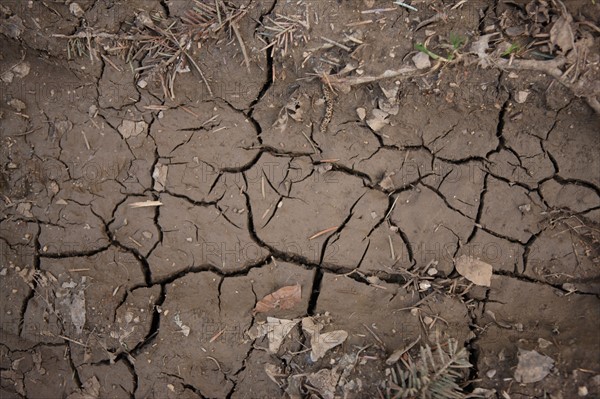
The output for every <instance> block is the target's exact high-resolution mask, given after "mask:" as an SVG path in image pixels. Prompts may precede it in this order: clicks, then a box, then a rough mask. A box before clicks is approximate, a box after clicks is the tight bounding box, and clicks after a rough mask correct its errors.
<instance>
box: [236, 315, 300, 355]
mask: <svg viewBox="0 0 600 399" xmlns="http://www.w3.org/2000/svg"><path fill="white" fill-rule="evenodd" d="M299 321H300V320H286V319H277V318H275V317H267V322H266V323H262V324H258V325H256V326H253V327H252V328H250V330H248V331H247V332H246V335H247V336H248V337H249V338H250V339H252V340H255V339H258V338H262V337H264V336H265V335H266V336H267V338H268V339H269V352H270V353H277V352H278V351H279V347H280V346H281V344H282V343H283V340H284V339H285V337H287V335H288V334H289V333H290V331H292V329H293V328H294V327H295V326H296V324H298V322H299Z"/></svg>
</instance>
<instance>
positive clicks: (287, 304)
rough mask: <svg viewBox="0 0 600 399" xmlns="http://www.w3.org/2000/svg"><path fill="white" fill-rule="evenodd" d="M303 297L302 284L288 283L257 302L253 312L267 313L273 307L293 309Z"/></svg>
mask: <svg viewBox="0 0 600 399" xmlns="http://www.w3.org/2000/svg"><path fill="white" fill-rule="evenodd" d="M301 298H302V287H301V286H300V284H296V285H288V286H286V287H282V288H280V289H278V290H277V291H275V292H273V293H271V294H269V295H267V296H265V297H264V298H263V299H261V300H260V301H258V302H257V304H256V306H255V307H254V310H253V313H254V314H256V313H266V312H269V311H270V310H273V309H282V310H285V309H291V308H293V307H294V306H296V304H297V303H298V302H300V300H301Z"/></svg>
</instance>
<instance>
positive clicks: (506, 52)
mask: <svg viewBox="0 0 600 399" xmlns="http://www.w3.org/2000/svg"><path fill="white" fill-rule="evenodd" d="M519 50H521V46H519V44H518V43H512V44H511V45H510V46H509V47H508V48H507V49H506V50H504V52H503V53H502V56H503V57H508V56H510V55H512V54H517V53H518V52H519Z"/></svg>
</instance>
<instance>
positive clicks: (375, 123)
mask: <svg viewBox="0 0 600 399" xmlns="http://www.w3.org/2000/svg"><path fill="white" fill-rule="evenodd" d="M371 114H372V115H373V116H372V117H371V118H369V119H367V125H369V127H370V128H371V129H373V131H375V132H378V131H380V130H381V129H383V127H384V126H386V125H389V123H390V122H389V120H388V117H389V114H388V113H387V112H384V111H382V110H380V109H374V110H373V111H371Z"/></svg>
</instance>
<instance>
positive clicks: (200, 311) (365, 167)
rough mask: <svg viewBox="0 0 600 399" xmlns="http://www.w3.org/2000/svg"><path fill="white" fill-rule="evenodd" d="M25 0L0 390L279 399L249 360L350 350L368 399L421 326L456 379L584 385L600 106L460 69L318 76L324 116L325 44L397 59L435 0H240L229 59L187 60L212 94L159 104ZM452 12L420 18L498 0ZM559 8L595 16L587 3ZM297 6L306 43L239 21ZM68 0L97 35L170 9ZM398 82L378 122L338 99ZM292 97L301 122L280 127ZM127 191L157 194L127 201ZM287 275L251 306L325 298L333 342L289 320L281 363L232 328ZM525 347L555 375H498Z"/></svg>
mask: <svg viewBox="0 0 600 399" xmlns="http://www.w3.org/2000/svg"><path fill="white" fill-rule="evenodd" d="M30 3H32V4H29V5H28V3H27V2H26V1H16V2H10V1H9V2H7V3H6V4H4V2H3V5H2V7H3V8H8V9H9V11H7V10H3V12H4V13H5V16H4V17H3V18H5V19H6V18H9V16H18V17H19V18H21V19H22V22H23V24H24V30H23V32H22V34H21V35H20V38H19V39H18V40H15V39H13V38H10V37H8V36H6V35H3V36H0V42H1V48H2V52H1V53H0V72H1V73H4V72H5V71H7V70H9V69H11V68H13V67H14V65H15V64H17V63H19V62H26V63H28V65H29V66H30V72H29V73H28V74H27V76H25V77H23V78H19V77H18V76H16V77H15V78H14V79H12V80H11V81H10V82H7V81H3V82H0V87H1V90H0V95H1V101H2V102H1V104H0V114H1V120H0V135H1V136H0V139H1V141H2V144H1V151H0V161H1V162H2V166H1V170H0V194H1V195H2V199H3V200H2V202H1V205H0V247H1V253H0V255H1V260H0V263H1V267H0V298H1V302H0V315H1V316H0V317H1V321H2V326H1V330H0V332H1V334H0V369H1V373H2V379H1V388H0V397H2V398H24V397H27V398H61V397H67V396H69V395H75V396H71V397H77V398H79V397H88V396H76V395H83V393H85V388H86V382H88V381H90V379H91V378H92V377H95V378H96V380H97V381H98V382H99V396H96V397H101V398H168V397H171V398H175V397H177V398H276V397H282V396H283V395H284V393H283V390H282V389H281V388H280V387H279V386H278V384H276V383H275V382H274V381H273V380H272V379H271V378H269V375H268V374H267V373H266V372H265V366H264V364H265V363H271V364H275V365H276V366H277V367H280V368H281V369H282V370H288V371H287V372H288V373H289V372H291V371H290V370H292V371H295V372H298V371H299V370H303V371H305V372H312V371H317V370H320V369H323V368H330V367H331V364H333V363H335V362H336V361H339V358H340V355H341V354H344V353H356V352H357V350H358V349H359V348H365V347H366V349H364V350H363V352H362V356H363V357H362V358H361V359H362V360H361V362H360V363H359V364H358V365H357V366H356V367H355V368H354V369H353V371H352V374H351V376H350V377H349V379H352V380H354V381H355V382H359V384H358V385H357V386H358V387H357V388H355V389H354V390H352V391H351V392H346V396H345V397H349V398H352V397H354V398H369V397H379V395H380V393H379V392H383V389H384V386H385V384H384V381H386V380H387V379H388V377H389V371H386V370H387V369H388V366H387V365H386V364H385V359H386V358H387V356H389V355H390V354H391V353H392V352H394V351H395V350H397V349H399V348H402V347H405V346H406V345H408V344H410V343H411V342H413V341H415V339H417V337H419V336H421V337H422V340H423V342H429V343H434V342H435V336H436V334H437V336H438V337H443V339H446V338H450V337H451V338H454V339H456V340H457V341H458V342H459V343H460V345H461V346H464V347H465V348H466V349H467V350H468V352H469V361H470V362H471V364H472V365H473V367H472V369H471V371H470V374H469V376H468V381H466V383H465V384H464V388H465V391H467V392H474V390H476V389H478V388H483V389H487V390H489V391H488V392H495V394H494V395H498V396H497V397H510V398H530V397H540V398H541V397H552V398H572V397H576V396H577V395H578V392H579V393H581V387H585V388H586V389H587V391H588V397H600V376H599V375H600V361H599V359H600V353H599V352H600V349H599V347H600V336H599V334H600V333H599V331H600V330H599V323H600V321H599V320H600V319H599V316H598V314H599V311H600V302H599V295H600V241H599V240H600V157H599V156H598V154H600V136H599V135H598V132H599V127H600V118H599V116H598V115H597V114H594V112H593V111H592V110H591V109H590V108H589V107H588V106H587V104H586V103H585V102H584V101H582V100H580V99H578V98H576V97H573V95H572V94H570V93H569V92H567V91H566V90H565V89H564V88H562V87H561V86H560V85H558V84H551V83H552V78H551V77H548V76H546V75H543V74H540V73H534V72H526V71H520V72H518V77H516V78H515V77H514V75H509V73H508V72H503V71H501V70H497V69H481V68H478V67H477V66H475V65H470V66H469V65H462V64H457V65H454V66H452V67H450V68H443V69H441V70H439V71H437V72H436V73H434V74H429V75H426V76H421V77H416V78H412V79H406V80H405V79H399V80H397V81H394V79H391V81H389V80H388V81H384V82H385V84H384V82H381V84H378V83H372V84H367V85H363V86H358V87H356V88H354V89H353V90H352V91H351V92H350V93H348V94H343V93H338V95H337V96H336V98H335V106H334V113H333V118H332V120H331V123H330V124H329V126H328V128H327V131H326V132H321V131H320V130H319V123H320V121H321V119H322V116H323V113H324V112H325V107H326V104H325V103H324V101H323V99H322V97H323V92H322V89H321V84H320V81H319V80H318V79H307V78H311V77H312V78H314V76H311V73H314V68H315V67H316V66H317V64H318V63H319V57H323V56H324V55H328V56H331V57H333V58H334V59H337V60H338V61H339V62H340V63H341V64H343V63H344V62H347V61H348V60H349V59H350V57H349V56H348V54H347V53H346V52H344V51H343V50H342V49H340V48H337V47H335V46H334V47H333V48H329V49H322V48H320V47H319V46H320V45H322V43H323V41H322V40H321V39H320V37H321V36H324V37H328V38H332V39H335V40H340V39H341V38H343V37H344V33H349V32H360V36H357V37H360V38H361V39H360V41H361V42H363V43H366V45H365V46H363V47H361V48H360V49H359V51H358V52H356V53H355V54H356V56H357V57H359V58H360V59H361V60H363V61H364V62H365V69H366V70H367V72H366V73H369V74H372V75H376V74H378V73H381V72H382V71H384V70H385V69H389V68H392V67H394V65H396V64H398V63H400V60H403V59H404V57H405V56H407V55H408V54H409V53H411V52H413V42H412V41H411V40H410V37H411V36H412V35H415V37H424V36H423V35H424V32H423V31H422V30H420V31H417V32H413V28H414V26H415V25H416V23H415V22H414V20H413V18H414V17H415V16H418V17H420V18H421V19H425V18H428V17H429V16H431V15H432V13H433V11H432V9H429V8H428V7H427V6H426V5H425V4H424V3H422V2H421V3H420V6H419V12H417V13H411V14H409V13H408V11H407V10H406V9H402V8H396V10H395V11H393V12H391V11H386V12H382V13H380V14H368V13H364V12H362V11H364V10H367V9H373V8H378V7H389V6H390V4H391V2H383V1H379V0H377V1H373V0H371V1H363V0H360V1H359V0H351V1H339V2H338V1H333V0H331V1H330V0H327V1H325V0H324V1H320V2H316V1H314V2H305V1H300V2H295V1H294V2H289V1H284V0H274V1H264V2H263V1H254V0H250V1H249V2H248V1H245V2H240V4H242V3H243V4H244V5H245V8H246V10H247V15H246V16H245V17H244V18H243V19H241V20H240V22H239V31H240V32H241V34H242V36H243V37H244V41H245V45H246V47H247V49H248V52H249V55H250V61H251V62H250V66H249V68H248V69H246V67H245V66H244V65H243V57H242V54H241V51H240V50H239V46H238V42H237V41H236V40H235V37H233V39H232V38H231V37H224V38H223V37H222V38H220V39H214V40H212V39H211V40H210V41H208V42H206V43H205V44H203V46H202V47H200V48H199V49H196V50H195V55H194V56H195V58H196V59H197V60H199V64H200V66H201V68H202V70H203V71H204V73H205V75H206V76H207V79H208V81H209V82H210V84H211V86H212V91H213V96H210V95H209V93H207V90H206V86H205V85H204V84H203V83H202V81H201V80H200V79H198V77H197V76H196V75H195V74H193V73H187V74H181V75H180V76H179V77H178V79H177V81H176V82H175V93H176V97H175V99H169V98H167V99H165V98H164V96H163V93H162V90H161V88H160V85H158V84H156V83H155V82H151V83H149V84H148V86H147V87H145V88H140V87H139V85H138V84H136V79H135V77H134V75H133V74H132V73H131V70H130V65H129V64H127V63H126V62H125V61H123V60H121V59H119V58H117V57H111V58H110V62H108V61H105V59H103V58H99V59H96V60H94V62H91V61H90V59H89V57H80V58H75V59H71V60H67V54H66V49H65V40H63V39H60V38H56V37H52V34H53V33H57V34H72V33H73V32H75V31H77V29H78V28H79V27H81V26H82V25H81V24H82V20H81V18H78V17H76V16H75V15H72V14H71V13H70V12H69V6H68V5H65V4H64V2H63V1H58V2H56V1H54V2H50V3H49V4H46V3H43V2H41V1H34V2H30ZM388 3H390V4H388ZM413 3H416V2H413ZM436 3H440V4H441V2H436ZM468 3H473V4H467V5H465V6H464V7H461V8H460V9H457V10H455V11H453V13H452V14H450V17H449V18H448V19H447V20H446V21H445V22H443V23H440V24H439V25H436V26H435V27H434V28H433V29H436V30H437V31H438V33H439V34H442V35H444V34H445V35H447V34H448V32H453V31H458V32H461V33H463V34H465V35H468V34H470V33H469V32H473V31H475V32H478V30H479V29H480V27H481V26H484V25H488V24H493V23H494V21H495V20H496V19H497V18H498V16H499V15H500V14H501V13H502V10H503V9H502V7H506V6H505V5H503V4H502V3H500V4H494V5H493V6H492V5H489V4H487V3H485V2H468ZM491 3H493V2H490V4H491ZM496 3H497V2H496ZM571 3H572V4H571V5H569V7H572V8H573V9H572V10H571V12H572V13H573V14H575V13H587V14H586V15H589V16H590V18H591V19H592V20H594V16H595V21H596V22H598V16H599V15H600V13H599V12H598V5H596V6H591V5H588V3H589V2H584V1H573V2H571ZM584 3H585V4H584ZM306 4H308V5H309V6H310V7H311V11H310V18H311V21H312V25H311V28H310V37H308V40H307V42H305V43H304V42H303V43H300V44H298V45H296V46H294V45H293V43H290V49H289V51H288V53H287V55H286V56H284V57H283V56H280V55H279V53H276V55H275V56H273V55H272V53H271V51H270V50H269V49H267V50H261V49H262V48H263V47H264V43H263V42H262V41H260V40H259V39H258V35H257V34H256V32H255V31H256V29H257V27H258V26H259V21H263V20H264V19H265V18H266V17H267V16H274V15H276V14H277V13H279V14H285V15H295V14H301V13H302V12H304V10H305V9H306ZM79 5H80V6H81V7H82V10H83V12H84V14H85V20H86V21H87V22H86V23H87V25H88V26H92V27H94V28H98V29H103V30H105V31H108V32H116V31H118V30H119V29H120V28H122V27H123V26H124V25H125V24H131V21H133V20H134V18H135V12H137V11H138V10H140V9H144V10H148V11H152V10H162V11H164V12H166V13H167V15H170V16H176V15H178V14H179V13H181V12H182V10H183V9H185V7H186V6H189V5H187V2H183V1H172V2H171V1H165V2H159V1H157V0H144V1H141V0H135V1H121V2H119V1H109V0H95V1H93V0H82V1H79ZM585 7H588V8H587V9H585ZM367 19H371V20H373V23H371V24H362V25H360V24H355V23H356V21H361V20H367ZM313 20H314V21H313ZM317 21H318V22H317ZM353 24H354V25H353ZM596 41H598V37H596ZM315 48H317V50H314V49H315ZM353 48H354V47H353ZM308 49H311V50H314V54H315V55H313V57H311V58H310V59H309V60H308V61H306V54H305V52H306V51H309V50H308ZM411 56H412V55H411ZM340 60H342V61H340ZM321 65H322V63H321ZM394 87H395V88H397V89H398V94H397V106H398V109H397V111H396V112H395V114H391V115H390V117H389V119H388V121H387V123H386V124H385V125H384V126H383V128H381V129H378V130H377V131H375V130H372V129H371V128H370V127H369V125H368V124H367V123H365V121H364V120H362V119H361V118H360V117H359V116H357V112H356V108H357V107H363V108H365V109H366V110H367V112H370V111H371V110H372V109H374V108H377V106H378V104H379V107H381V103H382V102H385V101H386V95H385V92H384V89H385V90H389V89H390V88H394ZM519 90H529V91H530V95H529V97H528V98H527V101H526V102H524V103H520V102H517V101H515V98H514V93H516V92H517V91H519ZM12 99H18V100H20V101H22V102H23V103H24V105H25V108H23V109H20V110H19V111H16V110H15V109H14V107H11V106H10V105H9V102H10V101H11V100H12ZM290 99H293V100H294V101H296V104H297V106H298V108H297V109H301V110H302V115H301V117H299V118H298V120H295V119H294V120H293V119H291V118H290V119H289V120H288V121H287V125H286V127H285V129H283V128H279V127H276V126H274V122H275V121H276V120H277V118H278V115H279V112H280V110H281V109H282V107H284V106H286V104H288V103H289V101H290ZM13 104H14V103H13ZM594 154H595V155H594ZM159 171H163V172H166V178H164V175H163V178H159V176H160V174H159V173H158V172H159ZM144 201H160V203H161V204H162V205H161V206H154V207H139V208H137V207H132V206H131V204H134V203H138V202H144ZM323 232H325V233H323ZM318 233H323V234H318ZM315 236H316V237H315ZM461 255H469V256H473V257H476V258H479V259H480V260H482V261H484V262H486V263H488V264H490V265H492V267H493V276H492V280H491V285H490V287H481V286H473V284H471V283H470V282H469V281H467V280H466V279H464V278H463V277H461V275H460V274H458V273H457V271H456V269H455V259H456V258H458V257H459V256H461ZM432 267H433V268H434V270H433V271H432V272H431V274H429V272H430V271H431V268H432ZM415 276H416V277H415ZM423 281H427V282H428V284H426V285H423V284H420V283H419V282H421V283H422V282H423ZM294 284H299V285H300V287H301V290H302V295H301V300H300V301H299V302H298V303H296V304H295V306H294V307H293V308H291V309H285V310H283V309H278V310H274V311H271V312H270V313H268V315H269V316H274V317H280V318H285V319H293V318H302V317H305V316H314V315H319V314H320V315H325V314H326V315H327V317H328V318H329V319H330V326H329V327H326V329H327V328H329V329H331V330H333V329H341V330H345V331H347V332H348V334H349V336H348V339H347V340H346V341H345V342H344V343H343V344H342V345H340V346H338V347H336V348H334V349H332V350H331V351H330V352H328V353H327V355H326V356H325V357H324V358H323V359H320V360H318V361H317V362H312V361H311V360H310V358H309V357H308V353H307V352H306V351H305V350H304V349H306V348H307V345H308V341H307V340H306V337H305V336H304V334H303V332H302V330H301V329H300V328H299V327H296V329H295V330H293V331H292V332H291V333H290V337H291V338H290V339H288V340H286V342H285V344H284V346H282V347H281V348H280V349H279V352H278V353H275V354H270V353H268V352H267V351H266V350H265V347H266V346H267V340H266V339H265V338H259V339H256V340H251V339H250V338H249V337H248V335H247V334H246V332H247V331H248V330H250V329H251V328H252V327H253V326H256V324H257V323H259V322H261V321H263V320H264V318H265V317H264V316H265V315H264V314H256V315H255V314H254V313H253V311H252V310H253V309H254V307H255V305H256V303H257V301H258V300H260V299H261V298H263V297H265V296H266V295H267V294H269V293H272V292H274V291H276V290H277V289H279V288H281V287H284V286H289V285H294ZM76 306H84V309H85V312H84V316H83V320H82V319H81V314H75V313H74V312H73V309H74V308H75V307H76ZM411 309H413V311H411ZM414 309H418V311H414ZM424 320H425V322H424ZM428 322H429V324H428ZM182 326H185V327H186V328H187V330H185V329H183V327H182ZM519 349H527V350H534V349H535V350H537V351H538V352H540V353H543V354H544V355H546V356H549V357H551V358H552V359H553V360H554V362H555V367H554V369H553V370H552V372H551V373H550V374H549V375H548V376H547V377H546V378H545V379H544V380H542V381H540V382H536V383H530V384H520V383H518V382H516V381H515V380H514V378H513V376H514V371H515V367H516V366H517V362H518V358H517V353H518V350H519ZM357 356H358V355H357ZM82 392H83V393H82ZM503 392H505V393H506V394H507V395H509V396H502V393H503ZM313 393H314V392H313ZM340 395H342V393H340ZM547 395H550V396H547ZM314 397H317V396H314ZM319 397H320V396H319ZM339 397H344V396H339ZM492 397H495V396H492Z"/></svg>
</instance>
